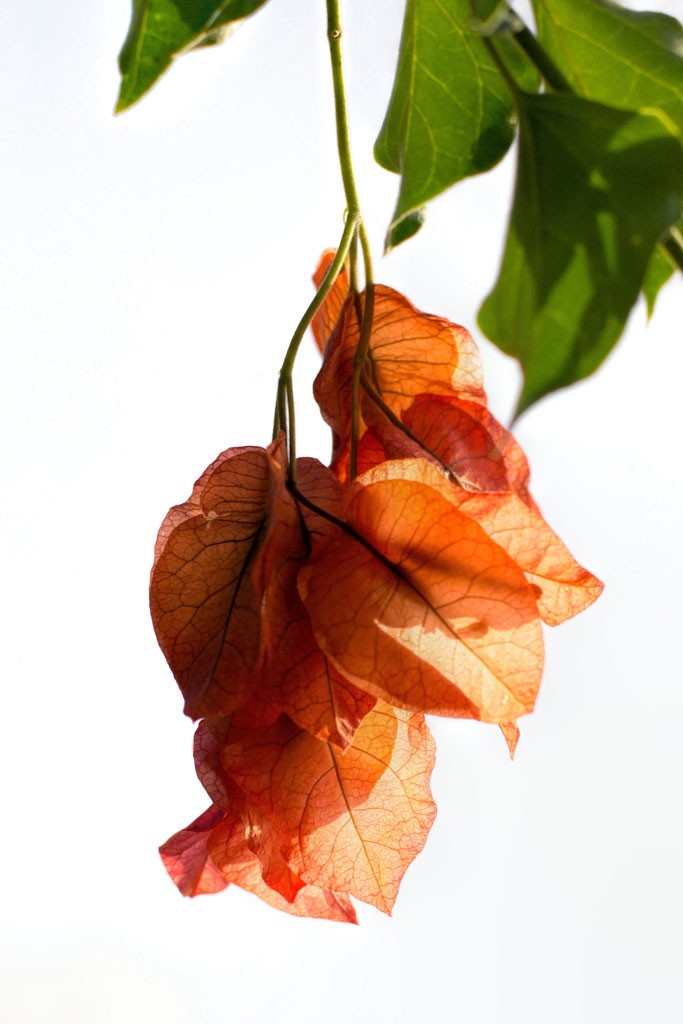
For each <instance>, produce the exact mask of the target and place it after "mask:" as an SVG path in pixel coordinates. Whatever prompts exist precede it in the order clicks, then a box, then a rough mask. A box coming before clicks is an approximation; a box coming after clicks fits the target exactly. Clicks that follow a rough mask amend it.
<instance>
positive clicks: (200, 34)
mask: <svg viewBox="0 0 683 1024" xmlns="http://www.w3.org/2000/svg"><path fill="white" fill-rule="evenodd" d="M264 3H266V0H133V16H132V19H131V23H130V28H129V29H128V35H127V36H126V40H125V42H124V44H123V48H122V50H121V53H120V54H119V68H120V70H121V89H120V92H119V97H118V101H117V103H116V112H117V114H118V113H120V112H121V111H122V110H126V109H127V108H128V107H130V106H132V105H133V103H137V101H138V100H139V99H140V98H141V97H142V96H144V94H145V93H146V92H147V91H148V90H149V89H151V87H152V86H153V85H154V84H155V82H156V81H157V80H158V79H159V78H160V76H161V75H162V74H163V73H164V71H166V70H167V68H168V67H169V66H170V64H171V61H172V60H173V59H174V58H175V57H177V56H178V55H179V54H181V53H186V52H188V51H189V50H194V49H197V48H198V47H201V46H214V45H216V44H217V43H220V42H222V41H223V39H225V38H226V37H227V36H228V35H230V34H231V33H232V32H233V31H234V29H235V28H236V27H237V25H238V23H239V22H240V21H241V20H242V19H244V18H246V17H247V16H248V15H249V14H253V12H254V11H256V10H257V9H258V8H259V7H262V6H263V5H264Z"/></svg>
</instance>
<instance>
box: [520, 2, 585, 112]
mask: <svg viewBox="0 0 683 1024" xmlns="http://www.w3.org/2000/svg"><path fill="white" fill-rule="evenodd" d="M508 28H509V31H510V32H511V34H512V37H513V39H515V40H516V41H517V43H518V45H519V46H520V47H521V49H522V50H523V51H524V53H525V54H526V55H527V57H528V58H529V60H530V61H531V63H532V64H533V65H534V67H535V68H536V70H537V71H539V72H540V74H541V75H542V76H543V78H544V79H545V80H546V82H547V83H548V85H549V86H550V88H551V89H555V91H556V92H573V90H572V87H571V85H570V84H569V82H568V81H567V79H566V78H565V77H564V75H563V74H562V72H561V71H560V69H559V68H558V66H557V64H555V62H554V61H553V60H552V59H551V58H550V57H549V56H548V54H547V53H546V51H545V50H544V49H543V47H542V46H541V44H540V43H539V41H538V39H537V38H536V36H535V35H534V34H533V32H532V31H531V29H530V28H528V27H527V25H526V24H525V23H524V21H522V19H521V18H520V16H519V15H518V14H517V12H516V11H514V10H512V9H510V21H509V26H508Z"/></svg>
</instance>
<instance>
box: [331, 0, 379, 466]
mask: <svg viewBox="0 0 683 1024" xmlns="http://www.w3.org/2000/svg"><path fill="white" fill-rule="evenodd" d="M326 4H327V39H328V43H329V47H330V64H331V67H332V84H333V87H334V109H335V116H336V122H337V151H338V153H339V167H340V170H341V176H342V181H343V183H344V195H345V197H346V204H347V206H348V209H349V213H350V214H351V213H355V214H357V215H358V217H359V218H360V202H359V200H358V191H357V189H356V180H355V176H354V173H353V162H352V159H351V142H350V138H349V118H348V112H347V107H346V89H345V85H344V65H343V61H342V47H341V38H342V24H341V12H340V0H326ZM358 239H359V241H360V247H361V251H362V254H363V269H364V272H365V302H364V303H363V314H362V321H361V333H360V340H359V342H358V348H357V349H356V353H355V357H354V362H353V375H352V378H351V462H350V475H351V479H353V478H354V476H355V475H356V451H357V447H358V430H359V422H360V415H359V403H360V378H361V373H362V372H363V366H364V364H365V357H366V355H367V351H368V346H369V344H370V335H371V333H372V321H373V315H374V288H373V281H374V277H373V270H372V255H371V252H370V243H369V240H368V236H367V232H366V230H365V225H364V224H363V221H362V218H361V219H360V220H359V224H358ZM351 285H352V290H353V292H354V293H355V294H356V295H358V281H357V267H356V260H355V259H354V260H353V261H352V277H351ZM359 306H360V303H359V302H357V303H356V308H357V309H358V308H359Z"/></svg>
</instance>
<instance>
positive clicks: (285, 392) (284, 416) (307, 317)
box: [273, 213, 360, 472]
mask: <svg viewBox="0 0 683 1024" xmlns="http://www.w3.org/2000/svg"><path fill="white" fill-rule="evenodd" d="M359 220H360V218H359V215H358V214H357V213H355V214H353V215H352V214H351V213H349V214H347V217H346V223H345V225H344V233H343V235H342V236H341V239H340V242H339V246H338V248H337V252H336V254H335V257H334V259H333V260H332V262H331V263H330V266H329V268H328V270H327V273H326V274H325V277H324V279H323V281H322V284H321V285H320V287H319V288H318V290H317V292H316V293H315V295H314V296H313V299H312V300H311V302H310V303H309V305H308V308H307V309H306V312H305V313H304V315H303V316H302V317H301V320H300V321H299V323H298V325H297V328H296V330H295V331H294V334H293V335H292V340H291V341H290V343H289V345H288V347H287V351H286V353H285V358H284V360H283V363H282V367H281V368H280V377H279V381H278V388H277V400H276V403H275V419H274V424H273V438H275V437H276V436H277V433H278V430H286V429H287V424H288V420H289V421H290V422H289V426H290V427H291V428H292V429H291V436H290V438H289V456H290V467H289V468H290V472H293V466H294V462H295V458H296V450H295V446H294V436H293V435H294V430H293V426H294V423H293V415H292V411H293V408H294V392H293V388H292V370H293V368H294V360H295V359H296V356H297V352H298V351H299V346H300V344H301V341H302V339H303V336H304V334H305V333H306V331H307V330H308V328H309V326H310V324H311V321H312V320H313V317H314V316H315V314H316V313H317V312H318V310H319V309H320V307H321V306H322V304H323V302H324V301H325V299H326V298H327V296H328V295H329V293H330V291H331V289H332V285H333V284H334V282H335V281H336V279H337V277H338V275H339V272H340V270H341V269H342V267H343V266H344V263H345V262H346V258H347V256H348V254H349V249H350V247H351V243H352V242H353V239H354V237H355V235H356V232H357V231H358V224H359ZM288 413H289V415H288ZM288 433H289V432H288Z"/></svg>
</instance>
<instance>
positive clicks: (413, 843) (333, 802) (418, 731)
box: [221, 704, 436, 912]
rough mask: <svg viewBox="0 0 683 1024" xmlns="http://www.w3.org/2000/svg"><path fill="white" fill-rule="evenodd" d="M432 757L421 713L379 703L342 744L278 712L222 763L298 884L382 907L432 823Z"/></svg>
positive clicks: (389, 902)
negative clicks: (322, 737) (338, 892)
mask: <svg viewBox="0 0 683 1024" xmlns="http://www.w3.org/2000/svg"><path fill="white" fill-rule="evenodd" d="M433 762H434V743H433V740H432V739H431V736H430V734H429V731H428V730H427V727H426V724H425V722H424V719H423V718H422V716H420V715H411V714H408V713H406V712H402V711H399V710H398V709H395V708H391V707H388V706H387V705H383V704H378V705H377V707H376V708H375V709H374V710H373V711H370V712H369V713H368V714H367V715H366V717H365V718H364V720H363V722H362V724H361V725H360V727H359V729H358V731H357V732H356V735H355V736H354V739H353V742H352V743H351V745H350V746H349V747H348V748H347V749H346V750H343V751H342V750H340V749H338V748H336V747H335V746H334V745H333V744H330V743H324V742H322V741H320V740H318V739H316V738H315V737H314V736H311V735H310V733H308V732H306V731H305V730H302V729H299V728H298V727H297V726H295V725H294V723H293V722H291V721H289V720H287V719H286V718H282V719H280V720H279V721H278V722H277V723H276V724H275V725H274V726H273V727H271V728H270V729H268V730H265V731H263V732H262V733H259V734H255V735H254V736H253V737H251V738H250V739H246V738H245V739H244V740H242V741H241V742H240V743H236V744H233V745H226V746H225V747H224V748H223V749H222V751H221V766H222V768H223V770H224V771H225V773H226V774H227V775H229V776H230V777H231V778H232V779H234V781H235V782H237V783H238V785H239V786H240V788H241V789H242V790H243V791H244V793H245V794H246V800H247V805H248V806H249V807H252V808H256V809H257V810H258V811H259V812H260V815H261V822H262V824H261V829H260V835H259V839H260V841H261V843H263V842H264V841H267V843H268V846H269V847H270V848H273V847H274V848H276V849H277V850H278V851H282V854H283V856H284V858H285V860H286V862H287V863H288V865H289V866H290V867H291V869H292V870H293V871H294V872H295V874H296V875H297V876H298V877H300V878H301V879H303V880H304V881H305V882H307V883H309V884H314V885H317V886H321V887H322V888H325V889H334V890H341V891H344V892H348V893H350V894H351V895H352V896H356V897H358V899H361V900H364V901H366V902H369V903H372V904H374V905H375V906H377V907H379V909H381V910H385V911H387V912H389V911H390V910H391V907H392V906H393V903H394V900H395V899H396V894H397V891H398V886H399V883H400V880H401V878H402V876H403V873H404V871H405V869H406V868H407V867H408V865H409V864H410V862H411V861H412V860H413V858H414V857H415V856H416V855H417V854H418V853H419V851H420V850H421V849H422V847H423V846H424V843H425V840H426V838H427V833H428V831H429V828H430V827H431V824H432V821H433V820H434V815H435V813H436V809H435V807H434V803H433V801H432V799H431V793H430V790H429V777H430V774H431V770H432V766H433ZM265 822H268V828H269V829H270V830H271V832H272V833H274V834H275V835H276V836H277V837H278V841H277V842H276V843H273V842H272V835H270V836H269V835H268V833H267V832H266V831H265V825H264V824H263V823H265ZM267 870H268V865H264V874H265V872H266V871H267Z"/></svg>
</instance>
